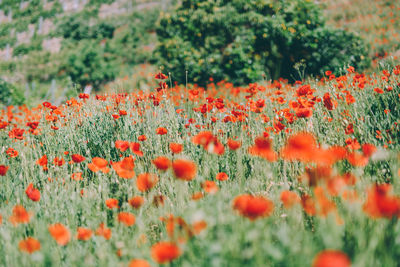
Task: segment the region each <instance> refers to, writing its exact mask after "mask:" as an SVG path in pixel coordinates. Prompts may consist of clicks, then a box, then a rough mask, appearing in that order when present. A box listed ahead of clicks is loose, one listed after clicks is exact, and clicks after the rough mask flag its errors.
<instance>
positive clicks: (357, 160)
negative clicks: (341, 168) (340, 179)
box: [347, 151, 369, 167]
mask: <svg viewBox="0 0 400 267" xmlns="http://www.w3.org/2000/svg"><path fill="white" fill-rule="evenodd" d="M368 160H369V159H368V157H366V156H364V155H363V154H361V153H358V152H355V151H354V152H351V153H348V155H347V161H348V162H349V163H350V164H351V165H353V166H355V167H364V166H366V165H367V164H368Z"/></svg>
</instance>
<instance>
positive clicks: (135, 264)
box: [129, 259, 151, 267]
mask: <svg viewBox="0 0 400 267" xmlns="http://www.w3.org/2000/svg"><path fill="white" fill-rule="evenodd" d="M129 267H151V265H150V264H149V263H148V262H147V261H146V260H142V259H133V260H131V262H130V263H129Z"/></svg>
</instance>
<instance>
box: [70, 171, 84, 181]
mask: <svg viewBox="0 0 400 267" xmlns="http://www.w3.org/2000/svg"><path fill="white" fill-rule="evenodd" d="M71 179H72V180H75V181H82V180H83V178H82V173H81V172H75V173H73V174H71Z"/></svg>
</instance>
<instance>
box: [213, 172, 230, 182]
mask: <svg viewBox="0 0 400 267" xmlns="http://www.w3.org/2000/svg"><path fill="white" fill-rule="evenodd" d="M215 179H217V180H218V181H226V180H228V179H229V177H228V174H226V173H224V172H220V173H218V174H217V176H216V177H215Z"/></svg>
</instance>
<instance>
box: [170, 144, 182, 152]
mask: <svg viewBox="0 0 400 267" xmlns="http://www.w3.org/2000/svg"><path fill="white" fill-rule="evenodd" d="M169 150H171V152H172V153H174V154H179V153H181V152H182V150H183V145H182V144H177V143H170V144H169Z"/></svg>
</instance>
